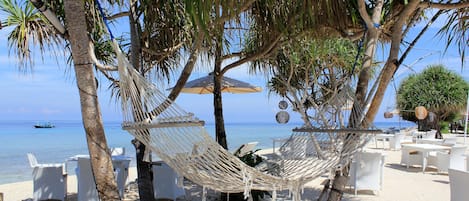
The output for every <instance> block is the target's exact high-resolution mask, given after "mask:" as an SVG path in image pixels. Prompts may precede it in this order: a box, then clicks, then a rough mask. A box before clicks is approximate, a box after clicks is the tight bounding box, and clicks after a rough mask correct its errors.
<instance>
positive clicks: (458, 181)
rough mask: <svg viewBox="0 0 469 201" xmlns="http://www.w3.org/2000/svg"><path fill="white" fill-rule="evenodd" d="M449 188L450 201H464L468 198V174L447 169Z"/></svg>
mask: <svg viewBox="0 0 469 201" xmlns="http://www.w3.org/2000/svg"><path fill="white" fill-rule="evenodd" d="M448 176H449V187H450V192H451V201H464V200H467V198H468V197H469V191H468V190H467V187H468V186H469V172H467V171H462V170H456V169H451V168H450V169H448Z"/></svg>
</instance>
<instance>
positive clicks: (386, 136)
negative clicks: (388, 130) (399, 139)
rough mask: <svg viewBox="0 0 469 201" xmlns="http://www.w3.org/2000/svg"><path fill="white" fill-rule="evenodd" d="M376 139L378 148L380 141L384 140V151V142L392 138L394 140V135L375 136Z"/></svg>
mask: <svg viewBox="0 0 469 201" xmlns="http://www.w3.org/2000/svg"><path fill="white" fill-rule="evenodd" d="M374 138H375V146H376V148H378V140H382V141H383V149H384V141H386V140H388V141H389V139H391V138H394V134H376V135H375V136H374Z"/></svg>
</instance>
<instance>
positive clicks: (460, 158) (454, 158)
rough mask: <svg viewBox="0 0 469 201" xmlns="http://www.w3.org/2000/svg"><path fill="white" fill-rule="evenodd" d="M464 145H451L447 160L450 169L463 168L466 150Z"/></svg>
mask: <svg viewBox="0 0 469 201" xmlns="http://www.w3.org/2000/svg"><path fill="white" fill-rule="evenodd" d="M466 148H467V147H466V146H453V147H451V152H450V156H449V157H450V160H449V168H452V169H458V170H464V169H465V168H464V166H465V164H464V161H465V158H466V157H465V156H464V154H465V152H466Z"/></svg>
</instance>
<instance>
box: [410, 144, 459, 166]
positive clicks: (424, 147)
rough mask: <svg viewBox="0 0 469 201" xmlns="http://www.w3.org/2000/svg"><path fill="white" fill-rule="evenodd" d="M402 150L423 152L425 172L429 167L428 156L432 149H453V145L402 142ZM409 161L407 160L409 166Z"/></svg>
mask: <svg viewBox="0 0 469 201" xmlns="http://www.w3.org/2000/svg"><path fill="white" fill-rule="evenodd" d="M402 147H403V149H402V151H409V150H415V151H419V152H422V172H423V173H425V168H427V157H428V153H430V152H431V151H441V150H451V147H448V146H441V145H436V144H402ZM408 164H409V162H408V161H407V167H408V166H409V165H408Z"/></svg>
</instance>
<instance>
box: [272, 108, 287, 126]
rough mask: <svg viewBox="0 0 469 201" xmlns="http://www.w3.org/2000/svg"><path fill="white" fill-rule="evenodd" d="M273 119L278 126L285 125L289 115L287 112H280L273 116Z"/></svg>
mask: <svg viewBox="0 0 469 201" xmlns="http://www.w3.org/2000/svg"><path fill="white" fill-rule="evenodd" d="M275 119H277V123H279V124H286V123H288V121H289V120H290V115H289V114H288V112H285V111H280V112H278V113H277V115H275Z"/></svg>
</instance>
